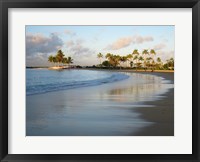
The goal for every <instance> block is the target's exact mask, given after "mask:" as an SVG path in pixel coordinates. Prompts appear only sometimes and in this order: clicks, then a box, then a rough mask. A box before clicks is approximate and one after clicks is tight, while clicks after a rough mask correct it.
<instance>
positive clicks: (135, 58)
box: [133, 55, 138, 71]
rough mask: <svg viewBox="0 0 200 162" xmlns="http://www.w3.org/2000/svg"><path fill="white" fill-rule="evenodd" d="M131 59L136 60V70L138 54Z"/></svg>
mask: <svg viewBox="0 0 200 162" xmlns="http://www.w3.org/2000/svg"><path fill="white" fill-rule="evenodd" d="M133 60H135V61H136V63H134V64H135V65H136V71H137V63H138V56H137V55H136V56H135V57H134V58H133Z"/></svg>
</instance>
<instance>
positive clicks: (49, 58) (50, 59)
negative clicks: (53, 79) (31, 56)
mask: <svg viewBox="0 0 200 162" xmlns="http://www.w3.org/2000/svg"><path fill="white" fill-rule="evenodd" d="M48 61H49V62H50V63H52V62H53V56H52V55H50V56H49V57H48Z"/></svg>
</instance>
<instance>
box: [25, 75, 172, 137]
mask: <svg viewBox="0 0 200 162" xmlns="http://www.w3.org/2000/svg"><path fill="white" fill-rule="evenodd" d="M127 75H129V76H130V77H129V79H127V80H123V81H119V82H115V83H109V84H105V85H100V86H94V87H85V88H77V89H72V90H66V91H58V92H51V93H46V94H41V95H34V96H28V97H27V102H26V105H27V114H26V115H27V116H26V122H27V125H26V126H27V135H29V136H37V135H40V136H43V135H45V136H68V135H72V136H84V135H86V136H124V135H130V134H132V135H134V133H137V132H138V131H140V130H141V129H143V128H145V127H146V126H149V125H151V124H152V122H149V121H146V120H144V119H142V118H141V117H140V114H139V113H138V112H136V111H134V109H136V108H139V107H149V109H150V108H151V106H152V105H145V103H144V102H145V101H155V100H157V99H158V96H160V95H162V94H164V93H166V92H167V91H168V89H169V88H173V84H170V83H169V82H166V81H165V80H163V79H162V78H161V77H157V76H153V75H148V74H147V75H146V74H135V73H133V74H131V73H127Z"/></svg>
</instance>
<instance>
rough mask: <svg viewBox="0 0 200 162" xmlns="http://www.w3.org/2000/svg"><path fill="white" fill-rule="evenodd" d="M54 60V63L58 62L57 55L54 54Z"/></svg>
mask: <svg viewBox="0 0 200 162" xmlns="http://www.w3.org/2000/svg"><path fill="white" fill-rule="evenodd" d="M52 62H53V63H54V64H55V63H57V62H58V60H57V58H56V57H55V56H53V60H52Z"/></svg>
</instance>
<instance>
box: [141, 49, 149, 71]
mask: <svg viewBox="0 0 200 162" xmlns="http://www.w3.org/2000/svg"><path fill="white" fill-rule="evenodd" d="M142 54H143V56H144V68H145V71H146V68H147V65H146V62H147V60H146V58H147V57H146V56H147V55H149V51H148V49H144V50H143V51H142Z"/></svg>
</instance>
